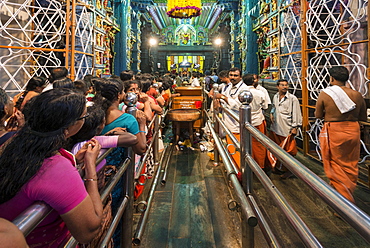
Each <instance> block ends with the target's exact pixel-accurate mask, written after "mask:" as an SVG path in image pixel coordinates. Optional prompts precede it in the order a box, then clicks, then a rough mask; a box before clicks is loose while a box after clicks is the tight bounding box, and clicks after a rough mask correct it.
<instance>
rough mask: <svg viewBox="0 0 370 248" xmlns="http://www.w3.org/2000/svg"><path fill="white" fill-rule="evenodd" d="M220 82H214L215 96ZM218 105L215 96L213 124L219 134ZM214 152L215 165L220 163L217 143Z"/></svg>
mask: <svg viewBox="0 0 370 248" xmlns="http://www.w3.org/2000/svg"><path fill="white" fill-rule="evenodd" d="M218 87H219V86H218V84H213V96H215V95H216V94H217V93H219V92H218ZM216 105H217V99H216V98H215V97H213V126H214V129H215V131H216V134H217V135H218V134H219V124H218V121H217V120H216V116H217V115H218V109H217V108H216V107H215V106H216ZM213 153H214V161H213V165H214V166H217V165H218V163H219V152H218V150H217V146H216V144H214V146H213Z"/></svg>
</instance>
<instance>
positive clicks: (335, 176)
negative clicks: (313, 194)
mask: <svg viewBox="0 0 370 248" xmlns="http://www.w3.org/2000/svg"><path fill="white" fill-rule="evenodd" d="M320 148H321V154H322V161H323V164H324V170H325V173H326V176H327V177H328V178H329V180H330V184H331V185H332V186H333V187H334V188H335V189H336V190H337V191H338V192H339V193H340V194H341V195H343V196H344V197H345V198H347V199H348V200H349V201H351V202H353V203H354V202H355V199H354V198H353V195H352V194H353V192H354V190H355V187H356V184H357V178H358V160H359V158H360V125H359V123H358V122H354V121H343V122H325V123H324V126H323V128H322V129H321V132H320Z"/></svg>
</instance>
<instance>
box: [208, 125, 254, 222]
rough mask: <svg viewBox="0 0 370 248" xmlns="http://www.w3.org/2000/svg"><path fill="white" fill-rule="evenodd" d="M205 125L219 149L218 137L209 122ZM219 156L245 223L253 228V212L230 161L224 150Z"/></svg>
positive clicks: (220, 144)
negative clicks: (245, 218)
mask: <svg viewBox="0 0 370 248" xmlns="http://www.w3.org/2000/svg"><path fill="white" fill-rule="evenodd" d="M207 125H208V127H209V130H210V131H211V133H212V135H213V137H214V138H215V139H214V140H215V143H216V146H217V147H221V146H222V143H221V141H220V140H219V137H218V136H217V135H216V132H215V130H214V129H213V128H212V125H211V124H210V122H207ZM219 154H220V156H221V158H222V161H223V162H224V165H225V168H226V170H227V171H228V178H229V180H230V181H231V184H232V185H233V188H234V189H235V194H236V196H237V198H238V200H239V202H240V205H241V210H242V212H243V214H244V215H245V216H246V217H247V223H248V225H249V226H252V227H254V226H256V225H257V223H258V222H257V218H256V216H255V214H254V212H253V209H252V207H251V205H250V204H249V202H248V200H247V196H246V195H245V193H244V190H243V188H242V187H241V185H240V183H239V180H238V178H237V175H236V172H235V171H234V169H233V166H232V165H231V164H230V163H231V162H230V159H229V158H228V154H227V153H226V152H225V151H224V150H219Z"/></svg>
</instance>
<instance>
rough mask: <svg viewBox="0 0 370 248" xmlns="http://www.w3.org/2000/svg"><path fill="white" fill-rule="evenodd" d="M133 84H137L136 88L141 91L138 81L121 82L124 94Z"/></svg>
mask: <svg viewBox="0 0 370 248" xmlns="http://www.w3.org/2000/svg"><path fill="white" fill-rule="evenodd" d="M133 84H137V87H138V88H139V89H141V87H143V85H142V84H141V82H140V81H139V80H129V81H125V82H123V87H124V89H125V93H127V91H128V89H129V88H130V87H131V85H133Z"/></svg>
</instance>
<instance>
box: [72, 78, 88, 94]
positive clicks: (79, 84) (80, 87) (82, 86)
mask: <svg viewBox="0 0 370 248" xmlns="http://www.w3.org/2000/svg"><path fill="white" fill-rule="evenodd" d="M73 85H74V87H75V89H76V90H77V91H78V92H81V94H83V95H86V93H87V91H88V90H89V89H88V88H87V86H86V83H85V82H84V81H83V80H76V81H74V82H73Z"/></svg>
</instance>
